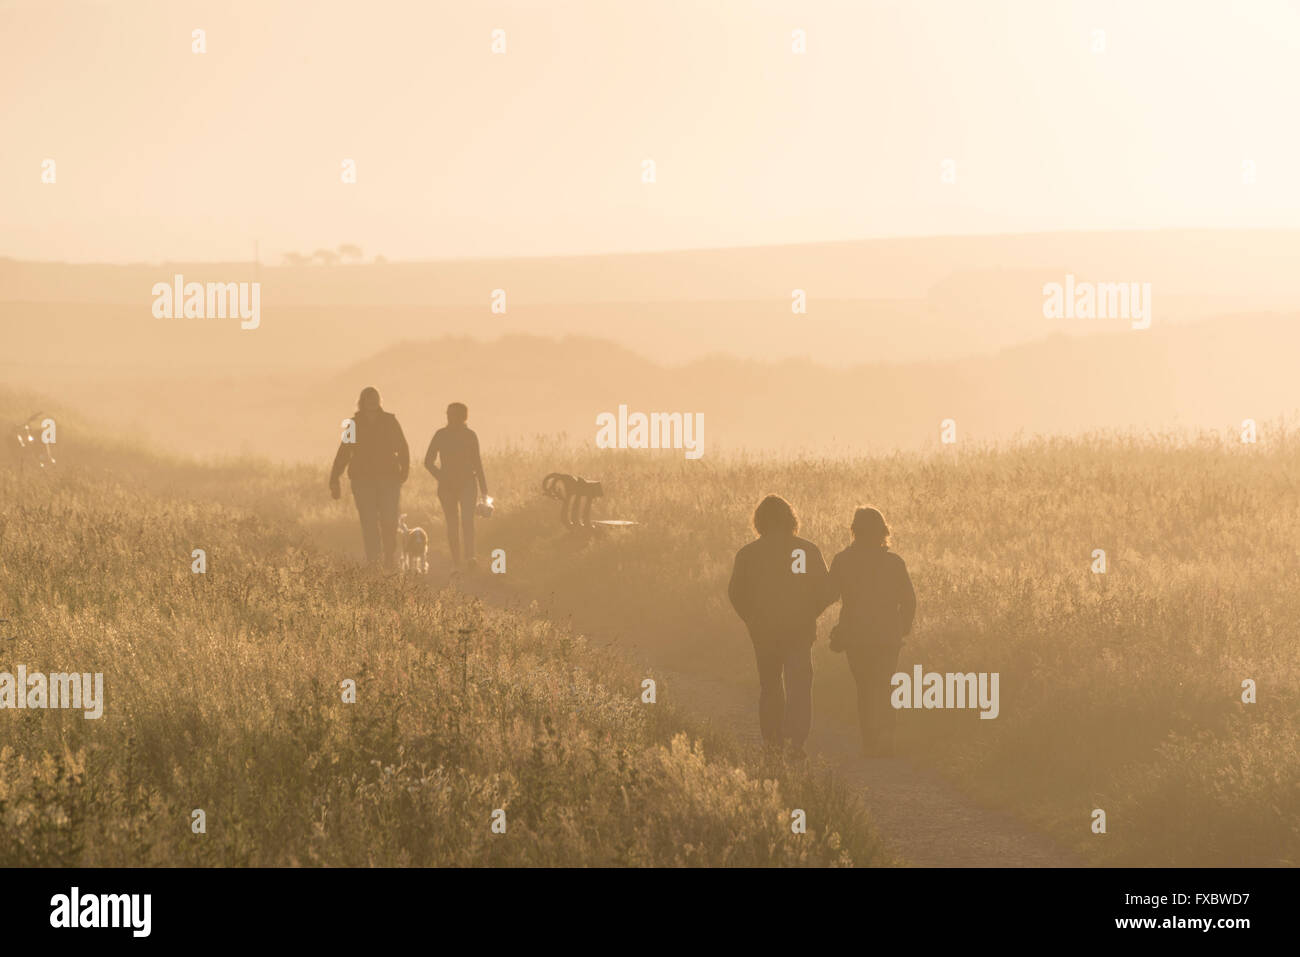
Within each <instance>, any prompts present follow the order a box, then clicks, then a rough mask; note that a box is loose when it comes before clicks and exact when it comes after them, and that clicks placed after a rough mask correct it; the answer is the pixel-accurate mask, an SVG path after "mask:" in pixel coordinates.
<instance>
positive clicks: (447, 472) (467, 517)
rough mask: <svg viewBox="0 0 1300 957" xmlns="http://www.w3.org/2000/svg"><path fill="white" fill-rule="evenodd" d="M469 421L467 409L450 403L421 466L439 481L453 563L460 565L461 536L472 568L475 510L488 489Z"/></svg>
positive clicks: (466, 562)
mask: <svg viewBox="0 0 1300 957" xmlns="http://www.w3.org/2000/svg"><path fill="white" fill-rule="evenodd" d="M468 420H469V408H468V407H467V406H466V405H465V403H463V402H453V403H452V404H451V405H449V406H447V425H446V426H445V427H444V428H441V429H439V430H438V431H437V432H435V433H433V440H432V441H431V442H430V443H429V451H428V452H425V453H424V467H425V468H426V469H428V470H429V471H430V472H431V473H432V474H433V477H434V478H436V479H437V480H438V501H439V502H441V503H442V513H443V515H445V516H446V518H447V544H448V546H450V548H451V561H452V564H453V565H459V564H460V546H461V538H462V537H463V538H464V541H465V565H466V567H468V568H471V569H472V568H474V567H475V565H476V562H475V557H474V509H475V507H476V506H477V505H478V494H479V492H480V491H481V492H482V493H483V495H484V496H486V495H487V493H488V489H487V478H486V477H484V475H483V460H482V459H481V458H480V457H479V448H478V436H477V435H475V434H474V432H473V431H472V430H471V429H470V427H469V426H468V425H466V422H468ZM439 459H441V461H440V462H439ZM435 463H437V464H435Z"/></svg>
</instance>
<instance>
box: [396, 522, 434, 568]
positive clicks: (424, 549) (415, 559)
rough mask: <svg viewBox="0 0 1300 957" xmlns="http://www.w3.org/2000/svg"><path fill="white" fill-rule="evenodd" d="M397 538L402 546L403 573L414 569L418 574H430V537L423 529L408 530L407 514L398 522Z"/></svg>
mask: <svg viewBox="0 0 1300 957" xmlns="http://www.w3.org/2000/svg"><path fill="white" fill-rule="evenodd" d="M397 536H398V538H399V539H400V540H401V545H402V571H408V570H410V569H411V568H414V569H415V571H416V572H418V573H423V574H428V571H429V535H428V533H427V532H425V530H424V529H422V528H407V527H406V513H405V512H403V513H402V516H401V518H399V519H398V520H397Z"/></svg>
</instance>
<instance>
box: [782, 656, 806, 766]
mask: <svg viewBox="0 0 1300 957" xmlns="http://www.w3.org/2000/svg"><path fill="white" fill-rule="evenodd" d="M782 659H783V660H782V665H783V667H784V670H785V729H784V730H785V737H786V740H787V741H789V742H790V747H791V748H793V749H795V750H796V751H801V750H803V745H804V742H805V741H807V740H808V732H809V730H811V728H812V682H813V672H812V646H811V645H809V644H807V643H806V642H803V641H798V642H795V643H794V644H791V645H787V646H786V648H785V651H784V654H783V655H782Z"/></svg>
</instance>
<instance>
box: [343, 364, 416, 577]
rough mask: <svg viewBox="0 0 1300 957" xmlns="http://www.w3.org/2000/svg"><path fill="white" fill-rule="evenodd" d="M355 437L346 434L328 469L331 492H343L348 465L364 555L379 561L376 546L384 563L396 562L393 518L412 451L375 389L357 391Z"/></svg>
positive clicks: (372, 560) (407, 471) (394, 519)
mask: <svg viewBox="0 0 1300 957" xmlns="http://www.w3.org/2000/svg"><path fill="white" fill-rule="evenodd" d="M352 422H353V432H354V434H353V435H352V436H351V438H352V439H353V441H348V439H349V435H348V434H347V432H345V433H344V437H343V441H342V442H340V443H339V450H338V453H337V454H336V455H335V456H334V467H333V468H332V469H331V470H330V493H331V494H332V495H333V496H334V497H335V498H338V497H339V496H340V495H342V494H343V493H342V490H341V489H340V488H339V478H340V477H341V476H342V475H343V470H344V469H347V473H348V482H349V484H350V485H351V486H352V498H353V500H354V501H355V502H356V503H357V515H358V516H359V517H360V519H361V540H362V541H363V542H364V543H365V547H366V560H367V561H369V562H377V561H379V558H380V549H381V547H382V549H383V560H384V566H385V567H386V568H393V567H395V566H396V564H397V517H398V507H399V504H400V500H401V490H402V483H403V482H405V481H406V477H407V475H408V474H410V471H411V452H410V449H409V448H408V447H407V445H406V436H405V435H403V434H402V427H401V426H400V425H398V424H397V416H395V415H393V414H392V413H391V412H385V411H384V410H383V409H382V408H381V407H380V405H379V390H378V389H375V388H373V387H371V386H367V387H366V388H364V389H362V390H361V396H360V398H358V399H357V411H356V412H355V413H354V414H353V416H352Z"/></svg>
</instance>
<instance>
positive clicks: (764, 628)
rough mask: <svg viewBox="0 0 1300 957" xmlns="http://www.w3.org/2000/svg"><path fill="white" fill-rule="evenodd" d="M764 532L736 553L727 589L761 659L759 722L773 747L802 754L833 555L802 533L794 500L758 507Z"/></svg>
mask: <svg viewBox="0 0 1300 957" xmlns="http://www.w3.org/2000/svg"><path fill="white" fill-rule="evenodd" d="M754 530H755V531H756V532H757V533H758V538H757V539H756V540H754V541H752V542H750V543H749V544H748V545H746V546H745V547H744V548H742V549H741V550H740V551H739V552H738V553H737V554H736V563H735V566H734V568H733V569H732V572H731V583H730V585H729V586H728V588H727V595H728V597H729V598H730V599H731V605H732V607H733V608H735V609H736V614H738V615H740V618H741V620H742V621H744V623H745V627H746V628H747V629H748V630H749V637H750V640H751V641H752V642H753V644H754V657H755V659H756V660H757V662H758V684H759V693H758V725H759V730H760V731H761V732H762V734H763V741H764V743H765V744H767V745H768V746H769V747H777V746H779V745H780V744H781V743H782V742H785V743H787V744H788V745H789V747H790V749H791V751H792V752H793V753H794V754H795V755H796V756H802V754H803V745H804V742H805V741H806V740H807V738H808V732H809V730H810V728H811V727H812V646H813V642H814V641H816V640H817V616H818V615H820V614H821V613H822V611H824V610H825V608H826V606H827V605H829V604H830V602H831V596H830V588H829V577H828V573H827V570H826V561H825V560H824V559H823V558H822V553H821V551H820V550H818V548H817V546H816V545H814V544H813V543H812V542H810V541H807V540H806V539H802V538H799V537H798V536H797V535H795V532H797V531H798V530H799V519H798V518H797V517H796V516H795V514H794V509H793V508H791V507H790V503H789V502H787V501H786V500H785V499H783V498H781V497H780V496H779V495H769V496H767V497H766V498H765V499H763V501H762V502H760V503H759V505H758V508H756V509H755V510H754Z"/></svg>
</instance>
